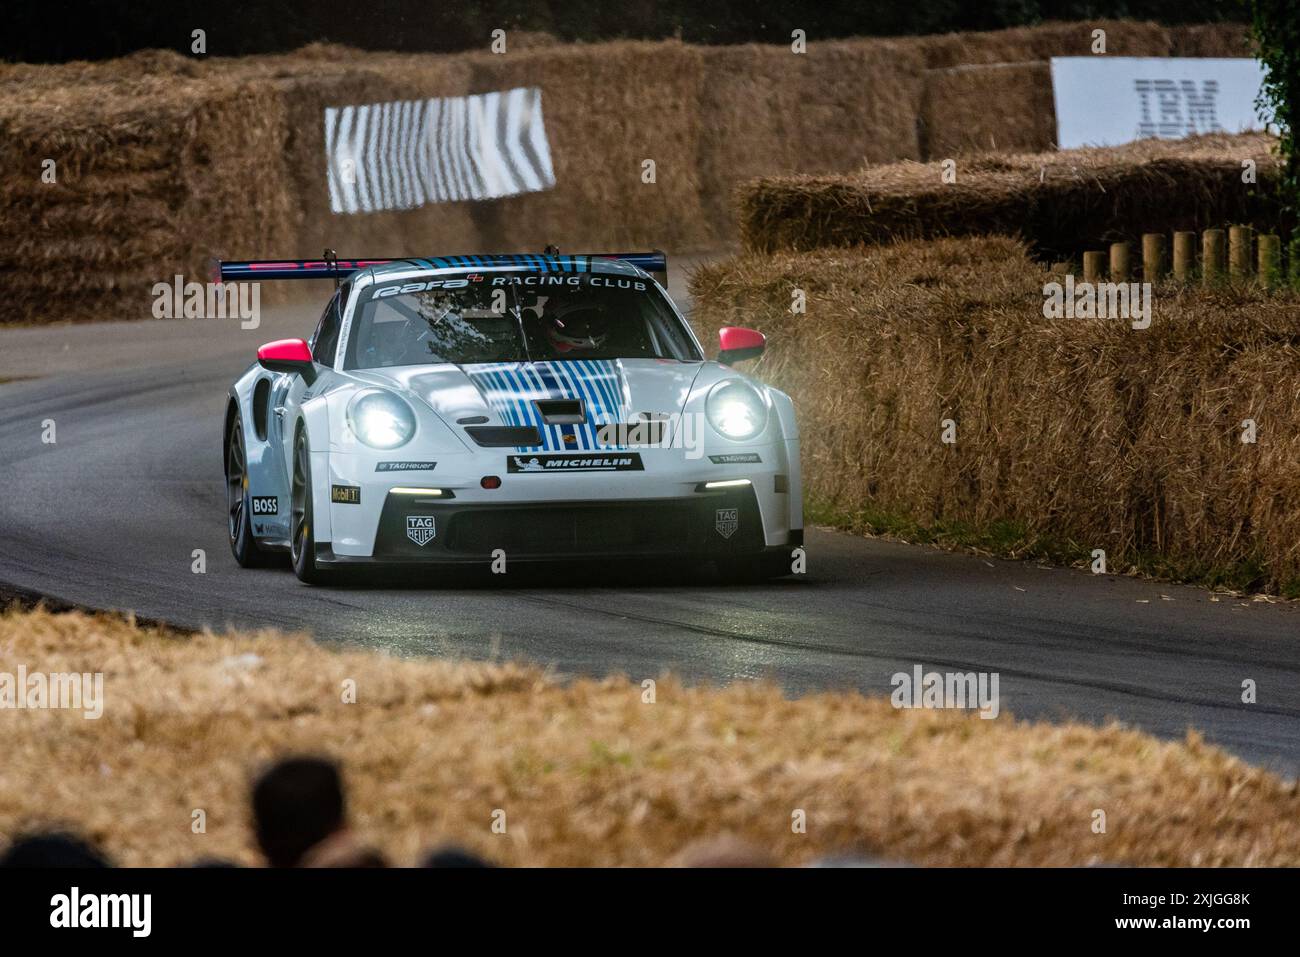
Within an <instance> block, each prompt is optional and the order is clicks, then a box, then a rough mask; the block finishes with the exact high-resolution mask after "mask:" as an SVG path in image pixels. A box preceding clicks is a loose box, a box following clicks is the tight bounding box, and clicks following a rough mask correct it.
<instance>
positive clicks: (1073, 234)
mask: <svg viewBox="0 0 1300 957" xmlns="http://www.w3.org/2000/svg"><path fill="white" fill-rule="evenodd" d="M1273 143H1274V140H1273V138H1272V137H1270V136H1268V135H1266V134H1262V133H1260V134H1243V135H1241V136H1225V135H1213V136H1203V137H1196V138H1192V139H1188V140H1182V141H1163V140H1144V141H1142V142H1140V143H1133V144H1129V145H1128V146H1122V147H1108V148H1093V149H1080V150H1066V151H1061V152H1050V153H1037V154H1021V155H1014V156H1006V157H976V158H973V159H970V160H967V161H964V162H961V163H959V164H958V166H957V181H956V183H951V184H946V183H944V181H943V177H942V172H943V171H942V167H941V165H940V164H939V163H937V162H931V163H911V162H904V163H895V164H891V165H888V166H876V167H869V168H867V169H865V170H862V171H861V172H859V173H856V174H853V175H850V176H787V177H764V178H761V179H757V180H753V181H751V182H750V183H748V184H746V185H745V187H744V188H743V193H742V197H741V202H740V205H741V238H742V240H743V241H744V244H745V246H746V248H748V249H751V250H756V251H772V250H777V249H793V250H799V249H812V248H815V247H818V246H853V245H857V244H860V243H878V242H887V241H889V240H892V239H895V238H918V237H932V236H961V235H988V234H1004V235H1018V236H1021V237H1023V238H1024V240H1025V241H1026V242H1028V243H1029V244H1030V245H1031V247H1032V248H1033V249H1034V251H1035V253H1036V254H1038V255H1041V256H1043V257H1044V258H1048V257H1055V258H1058V259H1073V258H1076V257H1077V255H1078V254H1080V253H1081V252H1082V251H1083V250H1084V249H1085V248H1087V247H1089V246H1093V245H1095V244H1097V243H1098V242H1114V241H1120V240H1129V241H1136V240H1137V239H1139V238H1140V236H1141V234H1142V233H1144V232H1170V231H1173V230H1178V229H1202V228H1205V227H1208V226H1211V225H1215V224H1219V223H1222V222H1225V221H1234V222H1254V223H1256V224H1266V223H1269V222H1271V221H1272V220H1273V219H1274V218H1275V216H1276V215H1277V210H1276V208H1275V207H1274V205H1273V201H1272V200H1270V199H1269V197H1268V193H1269V190H1267V189H1265V188H1260V189H1259V190H1246V189H1243V188H1242V185H1241V161H1242V160H1243V159H1245V158H1248V157H1249V158H1253V159H1254V160H1255V161H1256V163H1257V164H1258V173H1259V177H1260V182H1261V183H1268V182H1270V181H1272V180H1273V179H1274V178H1275V177H1276V176H1277V175H1278V169H1279V167H1278V160H1277V157H1276V156H1275V155H1274V154H1273V152H1272V147H1273Z"/></svg>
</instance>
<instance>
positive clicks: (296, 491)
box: [289, 427, 326, 585]
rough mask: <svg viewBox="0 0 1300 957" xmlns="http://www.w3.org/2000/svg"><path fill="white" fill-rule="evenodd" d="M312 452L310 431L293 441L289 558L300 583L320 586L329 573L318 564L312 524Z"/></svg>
mask: <svg viewBox="0 0 1300 957" xmlns="http://www.w3.org/2000/svg"><path fill="white" fill-rule="evenodd" d="M311 488H312V485H311V450H310V449H309V448H308V446H307V430H306V429H304V428H302V427H299V429H298V434H297V436H296V437H295V438H294V440H293V483H292V486H291V491H290V495H289V555H290V558H292V560H293V573H294V574H295V575H297V576H298V579H299V581H303V582H306V583H307V584H308V585H319V584H320V583H321V582H323V581H324V580H325V577H326V576H325V572H324V571H323V570H322V569H321V568H320V566H318V565H317V564H316V530H315V527H314V525H313V524H312V494H311Z"/></svg>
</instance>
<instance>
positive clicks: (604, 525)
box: [313, 446, 803, 564]
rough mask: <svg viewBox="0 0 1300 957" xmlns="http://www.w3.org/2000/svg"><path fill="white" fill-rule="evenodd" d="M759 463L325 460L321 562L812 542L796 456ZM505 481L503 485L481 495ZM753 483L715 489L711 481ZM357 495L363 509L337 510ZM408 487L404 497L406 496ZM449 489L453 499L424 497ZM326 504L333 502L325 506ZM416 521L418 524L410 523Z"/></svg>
mask: <svg viewBox="0 0 1300 957" xmlns="http://www.w3.org/2000/svg"><path fill="white" fill-rule="evenodd" d="M753 451H754V452H755V453H757V454H758V457H759V458H760V461H759V462H757V463H753V462H746V463H744V464H743V465H733V464H717V463H714V462H712V461H711V460H709V459H707V458H705V459H703V460H695V461H684V460H682V458H681V455H680V453H678V454H677V455H676V456H670V455H666V454H660V452H659V451H658V450H650V451H649V452H645V453H643V456H642V457H643V459H644V460H645V469H644V470H643V471H631V472H626V471H624V472H615V473H600V472H579V473H573V474H556V475H552V474H546V475H536V474H524V475H518V474H510V473H508V472H507V470H506V468H505V466H506V458H505V455H504V454H500V453H498V454H493V455H484V454H481V455H475V456H472V457H471V456H466V457H464V458H461V457H459V456H458V457H452V456H446V455H444V456H442V457H440V458H439V459H438V461H437V464H436V466H435V467H433V468H430V469H428V470H426V471H423V472H420V471H407V472H402V473H398V474H397V475H394V474H391V473H389V472H386V471H377V470H376V462H375V460H374V458H373V457H365V456H358V455H341V454H338V453H332V454H330V455H328V456H322V461H321V462H320V468H319V470H317V468H316V467H315V463H313V465H314V467H313V473H314V474H313V478H315V477H316V476H317V475H322V473H323V475H322V478H323V477H324V476H328V478H327V479H325V480H324V481H322V480H321V479H320V478H318V479H317V480H316V481H317V483H318V488H317V499H316V501H317V503H318V506H321V511H324V512H325V514H326V515H328V520H327V521H322V520H321V519H322V518H323V517H324V516H323V515H322V514H321V512H318V513H317V530H318V535H319V537H318V546H317V560H318V561H319V562H321V563H322V564H332V563H336V564H343V563H364V562H376V563H390V562H392V563H406V562H417V563H418V562H484V561H491V560H492V559H493V558H494V557H496V556H494V553H504V555H505V557H506V558H507V559H509V560H515V559H520V560H555V559H585V558H615V557H670V556H705V557H718V556H727V555H754V554H759V553H762V552H764V551H770V550H776V549H785V550H787V551H788V549H789V548H790V547H793V546H794V545H797V544H799V543H800V540H801V539H802V524H803V523H802V521H798V522H797V523H796V519H798V518H799V517H800V512H799V509H798V507H797V502H798V499H797V492H796V491H795V489H796V488H797V487H798V486H797V473H796V478H794V479H792V478H791V477H790V475H789V472H788V467H787V465H786V461H785V457H784V455H783V452H784V449H782V448H781V447H779V446H765V447H762V448H759V449H754V450H753ZM484 475H495V476H499V478H500V487H499V488H496V489H485V488H482V487H480V481H479V480H480V478H481V477H483V476H484ZM738 479H744V480H747V481H748V482H749V483H750V484H748V485H738V486H731V487H724V488H717V489H708V490H703V486H704V483H705V482H709V481H718V480H725V481H734V480H738ZM331 485H347V486H354V487H356V488H357V489H359V491H358V492H357V493H356V497H357V498H358V499H359V502H358V503H357V504H353V503H350V502H347V501H339V500H337V499H336V500H334V501H330V500H329V496H331V488H330V486H331ZM398 488H401V489H404V491H401V492H398V491H395V489H398ZM424 488H428V489H441V490H442V495H441V497H432V496H428V495H420V494H418V491H419V490H420V489H424ZM322 499H325V501H323V502H322ZM408 523H410V524H408Z"/></svg>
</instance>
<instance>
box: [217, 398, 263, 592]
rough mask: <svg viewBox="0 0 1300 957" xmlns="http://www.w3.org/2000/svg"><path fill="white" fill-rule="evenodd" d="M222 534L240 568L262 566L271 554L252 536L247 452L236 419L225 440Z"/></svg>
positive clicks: (242, 428) (241, 429)
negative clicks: (224, 519) (224, 521)
mask: <svg viewBox="0 0 1300 957" xmlns="http://www.w3.org/2000/svg"><path fill="white" fill-rule="evenodd" d="M226 511H227V516H226V533H227V538H229V540H230V553H231V554H232V555H234V556H235V561H236V562H237V563H238V564H239V567H240V568H264V567H265V566H266V565H268V564H270V563H271V558H272V556H271V555H269V554H268V553H267V552H265V551H263V550H262V548H261V546H260V545H258V544H257V539H255V538H254V537H253V522H252V518H251V516H252V508H251V506H250V504H249V495H248V451H247V448H246V447H245V445H244V427H243V425H242V424H241V423H240V422H239V420H238V419H236V420H235V424H234V427H233V428H232V429H231V430H230V440H229V442H227V443H226Z"/></svg>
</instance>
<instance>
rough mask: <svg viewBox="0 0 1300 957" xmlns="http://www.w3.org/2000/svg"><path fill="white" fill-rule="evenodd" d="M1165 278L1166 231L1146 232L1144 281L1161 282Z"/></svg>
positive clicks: (1144, 240)
mask: <svg viewBox="0 0 1300 957" xmlns="http://www.w3.org/2000/svg"><path fill="white" fill-rule="evenodd" d="M1164 278H1165V236H1164V233H1146V234H1145V235H1143V237H1142V279H1143V281H1144V282H1159V281H1160V280H1161V279H1164Z"/></svg>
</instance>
